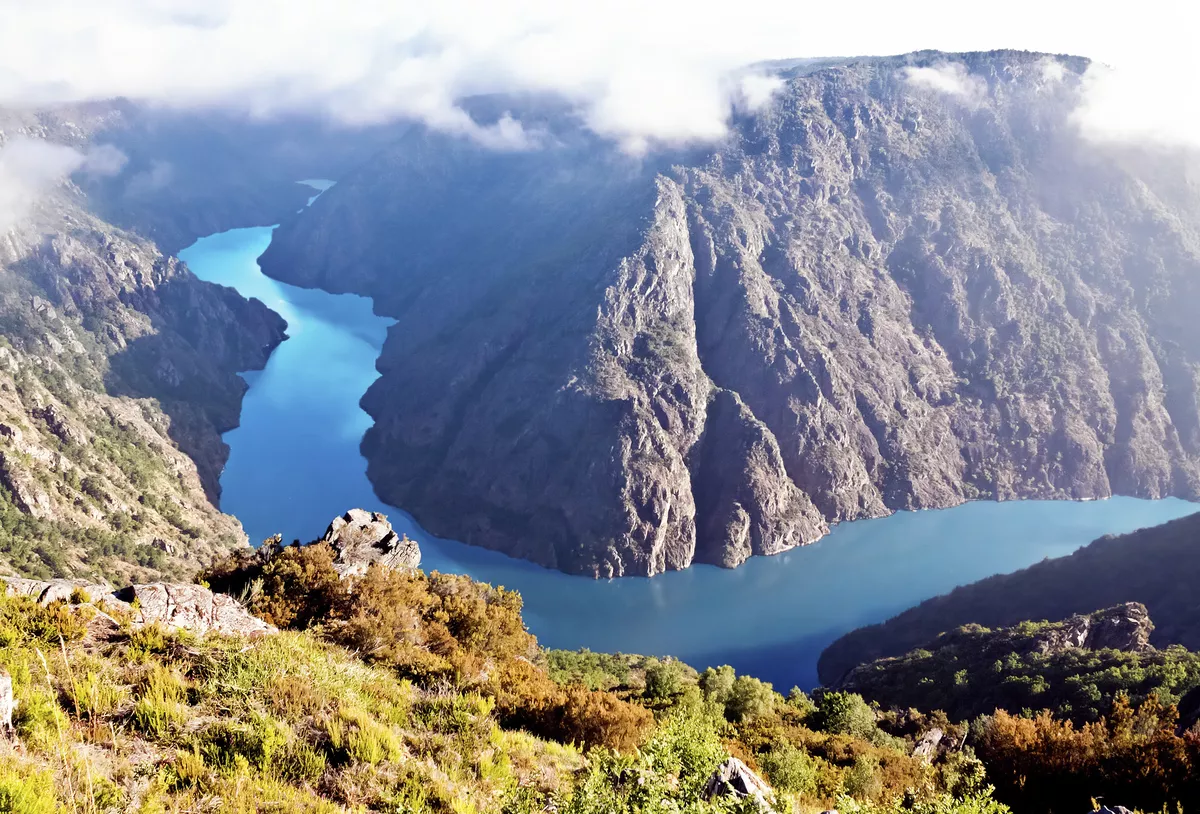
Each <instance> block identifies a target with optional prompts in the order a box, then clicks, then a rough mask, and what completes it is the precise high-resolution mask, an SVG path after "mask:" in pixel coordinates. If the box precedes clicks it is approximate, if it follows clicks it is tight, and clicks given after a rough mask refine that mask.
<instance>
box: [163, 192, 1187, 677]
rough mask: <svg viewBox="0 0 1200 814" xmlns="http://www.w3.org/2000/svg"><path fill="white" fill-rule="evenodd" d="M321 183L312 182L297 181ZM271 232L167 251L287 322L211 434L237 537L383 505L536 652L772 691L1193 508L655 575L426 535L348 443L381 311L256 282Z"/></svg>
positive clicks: (1048, 505) (1091, 505) (932, 516)
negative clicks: (597, 571) (939, 605)
mask: <svg viewBox="0 0 1200 814" xmlns="http://www.w3.org/2000/svg"><path fill="white" fill-rule="evenodd" d="M305 183H308V184H309V185H310V186H313V187H314V188H316V189H318V190H320V189H324V188H325V187H327V186H328V183H327V182H316V181H313V182H305ZM272 232H273V227H261V228H249V229H233V230H231V231H228V232H221V233H219V234H215V235H210V236H208V237H205V238H201V239H200V240H198V241H196V243H194V244H193V245H191V246H189V247H188V248H187V249H185V250H184V251H182V252H180V257H182V258H183V259H184V260H185V261H186V262H187V264H188V265H189V266H190V267H191V269H192V271H193V272H194V273H195V274H196V275H197V276H198V277H200V278H201V279H204V280H208V281H210V282H214V283H220V284H222V285H227V286H231V287H233V288H236V289H237V290H238V291H240V292H241V293H242V294H243V295H244V296H246V297H257V298H258V299H259V300H262V301H263V302H264V303H265V304H266V305H268V306H269V307H270V308H272V309H274V310H275V311H277V312H278V313H279V314H281V315H282V316H283V317H284V319H286V320H287V322H288V337H289V338H288V339H287V340H286V341H285V342H283V344H281V345H280V346H279V348H278V349H276V350H275V352H274V353H273V354H272V356H271V358H270V360H269V362H268V363H267V366H266V368H265V369H264V370H262V371H260V372H253V373H247V374H244V375H245V378H246V380H247V382H248V383H249V384H250V389H249V391H248V392H247V394H246V398H245V402H244V404H243V407H242V419H241V426H240V427H238V428H237V429H235V430H232V431H231V432H229V433H227V434H226V436H225V440H226V442H227V443H228V444H229V446H230V450H231V451H230V456H229V463H228V464H227V466H226V468H225V471H224V473H223V474H222V476H221V487H222V498H221V508H222V509H223V510H224V511H226V512H229V513H231V514H233V515H236V516H237V517H238V518H239V519H240V520H241V521H242V524H243V525H244V526H245V528H246V531H247V532H248V533H249V535H250V538H251V540H252V541H255V542H257V541H258V540H262V539H265V538H267V537H269V536H271V535H273V534H276V533H281V534H282V535H283V537H284V539H285V540H292V539H300V540H311V539H314V538H316V537H319V536H320V535H321V534H322V533H323V532H324V530H325V527H326V526H327V525H328V524H329V521H330V520H332V519H333V518H334V517H335V516H337V515H339V514H341V513H342V512H344V511H346V510H347V509H350V508H354V507H361V508H364V509H372V510H376V511H383V512H385V513H386V514H388V516H389V518H390V519H391V520H392V523H393V525H394V526H395V527H396V529H397V531H400V532H404V533H407V534H408V535H409V536H410V537H412V538H413V539H415V540H417V541H418V542H419V543H420V545H421V551H422V554H423V562H422V566H423V567H424V568H426V569H427V570H439V571H446V572H456V573H462V574H469V575H471V576H472V577H474V578H476V579H480V580H484V581H487V582H491V583H493V584H497V585H504V586H506V587H509V588H516V589H518V590H520V591H521V593H522V594H523V596H524V598H525V608H526V614H525V617H526V620H527V622H528V624H529V626H530V628H531V629H532V631H533V632H534V633H535V634H537V636H538V639H539V640H540V641H541V642H542V644H544V645H546V646H549V647H570V648H577V647H589V648H591V649H593V650H600V651H610V652H611V651H624V652H627V653H648V654H671V655H675V656H678V657H679V658H682V659H684V660H685V661H687V662H689V663H691V664H693V665H694V666H696V667H699V668H703V667H705V666H708V665H716V664H723V663H728V664H732V665H734V666H735V667H736V668H738V670H739V671H742V670H745V671H749V672H752V673H753V674H755V675H758V676H760V677H762V678H764V679H766V680H769V681H773V682H774V683H775V684H776V686H777V687H778V688H780V689H782V690H784V691H785V692H786V690H787V688H788V687H791V686H792V685H795V684H798V685H800V686H803V687H809V686H812V685H814V684H815V683H816V660H817V656H818V655H819V654H820V652H821V650H822V649H823V648H824V647H825V646H826V645H827V644H828V643H829V642H830V641H832V640H833V639H834V638H836V637H837V636H839V635H841V634H842V633H844V632H846V631H848V630H850V629H852V628H854V627H857V626H859V625H862V624H866V623H870V622H877V621H881V620H883V619H885V618H887V617H889V616H891V615H893V614H894V613H896V612H898V611H900V610H903V609H904V608H907V607H910V606H912V605H914V604H916V603H917V602H920V601H921V600H923V599H926V598H928V597H930V596H934V595H936V594H940V593H944V592H945V591H948V590H950V589H951V588H953V587H955V586H956V585H961V584H964V583H967V582H971V581H974V580H976V579H980V578H982V577H986V576H989V575H991V574H996V573H1003V572H1008V571H1013V570H1016V569H1018V568H1023V567H1025V566H1028V565H1031V564H1033V563H1035V562H1037V561H1039V560H1041V559H1043V558H1044V557H1055V556H1061V555H1064V554H1069V553H1071V552H1072V551H1074V550H1075V549H1076V548H1078V547H1079V546H1081V545H1083V544H1085V543H1088V542H1090V541H1091V540H1093V539H1095V538H1096V537H1099V536H1101V535H1103V534H1110V533H1121V532H1126V531H1132V530H1134V529H1137V528H1140V527H1143V526H1148V525H1154V524H1157V523H1161V522H1165V521H1166V520H1170V519H1172V518H1175V517H1180V516H1182V515H1185V514H1188V513H1190V512H1193V511H1196V510H1197V507H1196V506H1195V505H1194V504H1190V503H1187V502H1184V501H1181V500H1174V499H1169V500H1161V501H1146V500H1135V499H1133V498H1113V499H1111V500H1105V501H1094V502H1086V503H1072V502H1058V501H1022V502H1010V503H970V504H966V505H964V506H959V507H957V508H954V509H946V510H944V511H930V512H916V513H913V512H902V513H900V514H897V515H894V516H892V517H888V518H883V519H879V520H862V521H857V522H854V523H843V524H842V525H840V526H837V527H836V528H835V529H834V530H833V532H832V533H831V534H829V535H828V536H827V537H826V538H825V539H823V540H821V541H820V542H818V543H816V544H815V545H812V546H808V547H806V548H803V549H798V550H795V551H791V552H787V553H785V554H780V555H778V556H774V557H755V558H752V559H751V560H750V562H748V563H746V564H745V565H743V566H742V567H741V568H738V569H736V570H732V571H728V570H724V569H720V568H715V567H713V566H707V565H698V566H694V567H693V568H690V569H688V570H687V571H683V572H674V573H669V574H664V575H661V576H658V577H654V578H653V579H643V578H636V577H631V578H626V579H620V580H610V581H596V580H591V579H586V578H582V577H572V576H567V575H565V574H561V573H558V572H555V571H549V570H546V569H544V568H540V567H538V566H535V565H532V564H529V563H526V562H522V561H518V560H513V559H510V558H508V557H505V556H503V555H501V554H496V553H493V552H489V551H484V550H482V549H477V548H473V547H470V546H466V545H463V544H461V543H455V542H452V541H449V540H440V539H437V538H435V537H432V536H431V535H429V534H428V533H427V532H425V531H424V530H423V529H421V528H420V527H419V526H418V525H416V523H414V522H413V520H412V518H410V517H409V516H408V515H406V514H405V513H404V512H402V511H400V510H399V509H396V508H393V507H389V506H386V505H384V504H383V503H382V502H381V501H380V500H379V498H378V497H376V495H375V492H374V490H373V489H372V487H371V484H370V482H369V481H368V480H367V477H366V461H365V460H364V459H363V457H362V455H361V454H360V452H359V442H360V441H361V439H362V436H363V433H364V432H365V431H366V429H367V427H369V426H370V423H371V419H370V417H369V416H368V415H367V414H366V413H364V412H363V411H362V409H360V407H359V404H358V402H359V399H360V398H361V397H362V394H363V393H364V392H365V391H366V389H367V387H368V386H369V385H370V384H371V382H372V381H374V380H375V378H376V377H377V376H378V373H377V372H376V370H375V360H376V358H377V357H378V355H379V350H380V347H381V346H382V344H383V340H384V337H385V335H386V333H387V329H388V327H389V326H390V325H392V324H393V321H392V320H390V319H387V318H385V317H380V316H378V315H376V314H374V312H373V311H372V303H371V301H370V300H369V299H367V298H365V297H358V296H354V295H349V294H338V295H334V294H328V293H325V292H323V291H317V290H309V289H302V288H297V287H295V286H291V285H287V284H285V283H280V282H278V281H276V280H272V279H270V278H268V277H266V276H265V275H264V274H263V273H262V272H261V271H260V270H259V267H258V263H257V258H258V257H259V255H261V254H262V253H263V251H264V250H265V249H266V248H267V245H268V244H269V243H270V241H271V235H272Z"/></svg>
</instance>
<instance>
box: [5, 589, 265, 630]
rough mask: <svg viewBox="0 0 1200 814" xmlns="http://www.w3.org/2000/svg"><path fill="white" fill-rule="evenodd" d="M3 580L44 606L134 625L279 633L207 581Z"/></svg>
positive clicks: (10, 593)
mask: <svg viewBox="0 0 1200 814" xmlns="http://www.w3.org/2000/svg"><path fill="white" fill-rule="evenodd" d="M4 582H5V586H6V593H7V594H9V595H13V594H17V595H22V596H28V597H30V598H32V599H34V600H36V601H37V602H39V603H40V604H42V605H49V604H51V603H53V602H69V603H72V604H87V603H90V604H93V605H95V606H96V607H97V609H99V610H100V611H101V612H105V613H108V614H109V615H113V614H120V615H126V614H128V616H129V618H130V619H131V621H132V623H133V625H134V627H143V626H145V625H152V624H155V623H158V624H161V625H162V626H163V627H166V628H168V629H170V630H187V631H191V632H192V633H195V634H197V635H200V636H203V635H204V634H205V633H209V632H215V633H220V634H223V635H227V636H261V635H264V634H268V633H277V632H278V631H277V630H276V629H275V627H274V626H273V625H268V624H267V623H266V622H264V621H262V620H261V619H258V618H257V617H254V616H252V615H250V613H249V612H247V611H246V609H245V608H243V607H242V606H241V605H240V604H238V601H237V600H236V599H234V598H233V597H231V596H226V595H225V594H219V593H213V592H212V591H210V590H209V589H208V588H205V587H204V586H203V585H188V584H185V583H170V582H152V583H149V584H146V585H129V586H127V587H125V588H121V589H119V590H114V589H113V587H112V586H111V585H108V584H106V583H97V582H89V581H87V580H71V579H55V580H49V581H44V580H37V579H21V578H18V577H5V578H4Z"/></svg>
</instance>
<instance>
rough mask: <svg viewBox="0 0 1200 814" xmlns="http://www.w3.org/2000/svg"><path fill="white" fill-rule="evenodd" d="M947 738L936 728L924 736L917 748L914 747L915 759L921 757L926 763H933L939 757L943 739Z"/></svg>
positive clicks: (919, 740) (918, 741)
mask: <svg viewBox="0 0 1200 814" xmlns="http://www.w3.org/2000/svg"><path fill="white" fill-rule="evenodd" d="M945 737H946V733H945V732H943V731H942V730H941V729H939V728H938V727H936V726H935V727H934V728H933V729H930V730H929V731H928V732H926V733H925V734H924V735H922V736H921V737H920V738H919V739H918V740H917V744H916V746H914V747H913V752H912V753H913V757H919V758H921V759H922V760H924V761H925V762H926V763H932V762H933V759H934V758H935V757H937V753H938V747H939V746H940V745H941V743H942V739H943V738H945Z"/></svg>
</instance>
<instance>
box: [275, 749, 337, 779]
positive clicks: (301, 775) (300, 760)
mask: <svg viewBox="0 0 1200 814" xmlns="http://www.w3.org/2000/svg"><path fill="white" fill-rule="evenodd" d="M275 765H276V771H278V773H279V776H280V777H282V778H283V779H284V780H287V781H288V782H291V783H308V784H310V785H311V784H315V783H316V782H317V781H318V780H320V779H321V775H323V774H324V773H325V755H323V754H321V753H320V752H318V751H317V750H316V749H314V748H313V747H312V746H311V745H310V744H308V743H306V742H305V741H303V740H300V739H296V740H293V741H292V742H290V743H289V744H287V745H286V746H285V747H284V748H283V750H282V751H281V752H280V754H279V757H278V758H277V759H276V762H275Z"/></svg>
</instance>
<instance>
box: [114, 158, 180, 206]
mask: <svg viewBox="0 0 1200 814" xmlns="http://www.w3.org/2000/svg"><path fill="white" fill-rule="evenodd" d="M174 179H175V167H174V166H172V165H171V162H169V161H152V162H151V163H150V169H148V170H142V171H141V172H139V173H136V174H135V175H134V176H133V177H132V178H130V179H129V183H128V184H127V185H126V186H125V194H126V195H129V196H130V197H134V198H136V197H138V196H141V195H149V194H150V193H151V192H155V191H157V190H160V189H162V188H163V187H165V186H167V185H168V184H170V183H171V181H173V180H174Z"/></svg>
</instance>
